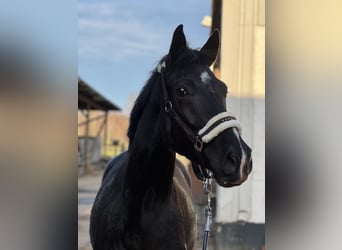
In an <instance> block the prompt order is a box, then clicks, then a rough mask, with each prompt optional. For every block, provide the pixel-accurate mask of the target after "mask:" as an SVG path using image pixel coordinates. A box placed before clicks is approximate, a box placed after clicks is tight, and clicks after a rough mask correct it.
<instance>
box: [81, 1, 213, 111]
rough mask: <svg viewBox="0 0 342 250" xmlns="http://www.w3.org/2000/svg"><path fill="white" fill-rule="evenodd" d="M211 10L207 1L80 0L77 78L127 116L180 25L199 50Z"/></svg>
mask: <svg viewBox="0 0 342 250" xmlns="http://www.w3.org/2000/svg"><path fill="white" fill-rule="evenodd" d="M210 12H211V1H210V0H172V1H163V0H159V1H155V0H144V1H142V0H116V1H115V0H80V1H79V4H78V75H79V77H80V78H82V79H83V80H84V81H85V82H87V83H88V84H89V85H90V86H91V87H92V88H94V89H95V90H96V91H98V92H99V93H100V94H102V95H103V96H104V97H106V98H107V99H108V100H110V101H112V102H113V103H114V104H116V105H118V106H119V107H120V108H121V109H122V110H123V111H124V112H129V108H130V105H129V100H130V99H132V98H134V97H136V96H137V95H138V94H139V91H140V89H141V88H142V87H143V85H144V84H145V82H146V81H147V79H148V78H149V76H150V72H151V71H152V70H153V68H154V67H155V66H156V63H157V62H158V61H159V60H160V59H161V57H162V56H164V55H165V54H167V52H168V50H169V46H170V43H171V38H172V34H173V31H174V29H175V28H176V27H177V26H178V25H179V24H183V25H184V28H183V29H184V33H185V35H186V37H187V40H188V43H189V46H190V47H192V48H200V47H201V46H202V45H203V44H204V43H205V41H206V40H207V38H208V35H209V29H208V28H205V27H203V26H202V25H201V21H202V19H203V17H204V16H206V15H210V14H211V13H210Z"/></svg>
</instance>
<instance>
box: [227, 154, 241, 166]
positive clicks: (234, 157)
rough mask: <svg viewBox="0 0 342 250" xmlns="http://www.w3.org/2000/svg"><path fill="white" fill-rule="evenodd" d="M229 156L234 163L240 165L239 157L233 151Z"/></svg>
mask: <svg viewBox="0 0 342 250" xmlns="http://www.w3.org/2000/svg"><path fill="white" fill-rule="evenodd" d="M228 158H229V160H230V161H231V162H232V163H233V164H234V165H238V163H239V159H238V158H237V157H236V156H235V155H234V154H233V153H229V155H228Z"/></svg>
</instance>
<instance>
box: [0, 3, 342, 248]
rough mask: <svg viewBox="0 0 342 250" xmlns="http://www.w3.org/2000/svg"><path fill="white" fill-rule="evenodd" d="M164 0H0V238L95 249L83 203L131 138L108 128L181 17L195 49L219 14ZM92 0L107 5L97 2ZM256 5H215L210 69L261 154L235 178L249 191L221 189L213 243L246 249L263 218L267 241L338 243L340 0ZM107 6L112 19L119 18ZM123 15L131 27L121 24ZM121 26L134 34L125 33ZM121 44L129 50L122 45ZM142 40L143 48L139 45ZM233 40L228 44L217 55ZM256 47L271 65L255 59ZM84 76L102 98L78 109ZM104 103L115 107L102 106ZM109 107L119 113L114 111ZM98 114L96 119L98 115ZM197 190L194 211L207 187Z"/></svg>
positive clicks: (19, 244)
mask: <svg viewBox="0 0 342 250" xmlns="http://www.w3.org/2000/svg"><path fill="white" fill-rule="evenodd" d="M145 2H146V5H145ZM164 2H165V1H163V2H161V1H159V2H158V3H157V2H155V3H154V4H149V1H144V3H139V1H111V2H108V1H99V2H96V1H69V0H59V1H53V0H31V1H23V0H2V1H0V200H1V202H0V249H6V250H12V249H13V250H16V249H32V250H38V249H43V250H46V249H56V250H60V249H76V248H78V247H84V249H86V248H87V247H89V244H88V242H87V238H86V237H87V235H88V234H87V230H88V229H87V227H88V222H87V218H88V212H87V211H89V209H90V207H91V204H92V201H93V197H94V196H95V194H96V190H97V187H98V179H99V178H100V176H101V171H102V170H101V168H102V167H101V166H103V164H104V162H105V161H106V159H108V157H112V156H114V155H115V154H117V153H118V152H120V151H121V149H123V148H124V146H122V145H124V143H125V142H124V139H125V137H122V138H120V137H118V136H116V135H115V136H114V134H115V133H118V134H119V133H121V132H119V131H120V129H119V127H122V128H123V130H124V126H125V125H124V124H125V121H124V119H127V117H128V115H129V111H130V107H131V103H132V102H133V100H134V99H135V97H136V96H137V94H138V93H139V90H140V88H141V87H142V86H143V84H144V82H145V80H146V79H147V78H148V76H149V72H150V71H151V70H152V68H153V67H154V66H155V65H156V62H157V61H158V60H159V59H160V57H161V56H163V55H164V54H165V53H166V52H167V50H168V46H169V43H170V39H171V35H172V32H173V30H174V28H175V27H176V26H177V25H178V24H180V23H183V24H184V30H185V34H186V36H187V38H188V40H189V42H190V46H191V47H200V46H201V45H202V44H203V42H204V41H205V40H206V39H207V37H208V35H209V33H210V32H211V29H212V27H214V26H215V25H216V24H215V20H217V19H216V18H215V16H216V17H217V14H215V11H214V10H215V9H217V8H215V7H213V4H214V3H215V2H216V1H212V2H211V1H209V0H208V1H207V0H203V1H202V0H201V1H182V2H178V1H170V3H164ZM97 3H98V4H102V5H103V6H109V7H108V8H107V7H105V8H104V7H101V6H100V7H99V6H98V7H96V4H97ZM188 4H189V5H188ZM263 4H264V3H263V2H262V1H260V2H259V1H247V0H240V1H234V0H223V1H222V3H221V11H222V12H221V14H220V15H219V16H221V21H220V22H221V32H222V37H221V39H222V40H221V42H222V49H221V59H220V60H219V61H218V62H219V63H220V65H215V68H214V71H215V73H216V74H217V75H218V76H219V77H220V78H221V79H222V80H223V81H225V82H226V83H227V84H228V86H229V88H230V94H229V96H228V99H227V102H228V107H229V109H231V110H232V111H233V112H235V113H236V114H237V115H238V118H239V119H240V120H241V122H242V124H243V126H245V127H244V128H243V136H244V137H245V140H246V141H247V142H248V143H249V144H250V145H252V147H253V150H254V153H253V154H254V155H253V157H254V158H255V159H256V160H257V161H258V163H255V164H256V165H255V167H256V169H254V171H253V176H251V177H252V178H250V180H249V182H248V183H245V184H246V185H244V186H243V187H241V188H246V190H241V189H224V190H220V189H217V190H216V200H217V201H216V207H217V208H216V210H215V211H217V214H216V215H215V231H214V233H213V236H212V238H211V244H212V245H211V246H213V245H214V246H215V247H219V246H220V244H221V242H224V244H230V246H232V247H234V244H235V242H239V243H238V244H240V246H241V244H242V246H247V244H245V243H242V242H255V240H254V239H245V236H246V235H251V233H250V229H248V230H247V227H250V226H252V225H253V226H256V228H255V229H256V230H255V232H254V231H253V232H254V233H252V234H253V235H256V238H257V239H262V240H263V239H264V237H263V236H262V237H259V233H260V232H263V231H262V228H263V227H264V226H265V234H266V237H265V241H266V248H268V249H277V250H282V249H298V250H303V249H304V250H305V249H309V250H316V249H317V250H318V249H320V250H321V249H331V250H335V249H336V250H340V249H342V243H341V240H340V239H341V228H342V219H341V218H342V217H341V216H340V213H341V211H342V196H341V195H340V190H342V185H341V183H342V182H341V177H342V171H341V169H342V168H341V167H342V162H341V159H342V158H341V156H340V154H341V152H340V151H341V148H342V144H341V143H342V131H341V127H342V116H341V114H342V113H341V107H342V84H341V83H342V70H341V65H342V25H341V24H342V15H341V11H340V10H341V9H342V3H341V1H339V0H325V1H322V0H317V1H308V0H302V1H295V0H286V1H280V0H278V1H265V6H264V7H265V8H264V7H263ZM82 5H83V6H82ZM110 5H112V6H113V7H110ZM227 6H228V7H227ZM134 8H135V9H139V10H141V11H135V12H134V11H133V10H134ZM183 8H184V11H182V10H183ZM87 9H88V10H87ZM175 9H176V10H175ZM114 10H115V11H114ZM264 10H266V11H265V12H264V14H263V11H264ZM113 12H115V15H114V13H113ZM82 13H83V14H82ZM265 13H266V14H265ZM206 16H208V17H209V18H206ZM263 16H264V17H263ZM98 17H100V20H97V19H98ZM114 17H118V19H116V20H115V21H114V25H113V20H111V18H114ZM210 17H211V21H209V20H210ZM82 19H83V21H81V20H82ZM130 19H134V20H136V21H135V24H134V25H131V26H130V27H129V28H124V29H122V30H120V29H119V27H125V25H124V24H125V23H128V20H130ZM265 19H266V22H267V27H266V29H267V31H266V33H265V34H263V32H264V31H263V30H265V26H264V21H263V20H265ZM96 20H97V21H96ZM108 22H109V23H111V24H107V25H105V24H106V23H108ZM82 23H83V24H82ZM210 23H211V24H210ZM115 24H118V25H115ZM209 24H210V25H209ZM140 25H141V26H140ZM82 26H83V27H84V28H83V30H82ZM100 27H101V28H100ZM127 30H129V31H132V34H130V35H129V36H128V37H126V38H125V39H124V37H125V33H126V32H127ZM138 31H142V32H138ZM87 33H89V34H90V35H89V36H88V38H86V37H87ZM128 33H129V32H128ZM126 34H127V33H126ZM137 34H140V35H141V34H145V36H140V35H139V36H137ZM151 34H152V35H151ZM82 37H83V38H82ZM99 37H101V38H103V39H100V38H99ZM260 37H261V39H260ZM262 37H265V38H266V39H265V40H263V38H262ZM120 41H121V42H120ZM144 41H145V42H144ZM263 41H266V43H265V45H263V44H262V43H263ZM106 44H108V45H110V46H107V45H106ZM125 44H126V45H129V46H128V47H129V48H131V49H127V48H126V49H124V47H122V46H125ZM141 44H144V45H146V46H147V47H146V46H142V45H141ZM264 46H265V47H266V53H265V52H264V50H263V47H264ZM108 47H109V48H108ZM82 48H83V49H82ZM106 48H108V49H106ZM115 48H117V49H115ZM137 51H140V53H141V54H140V57H134V56H133V55H136V54H137ZM224 51H226V52H224ZM227 51H229V53H231V54H229V55H227V54H225V55H224V53H228V52H227ZM101 53H102V54H101ZM263 53H265V58H266V60H265V64H263V63H259V61H261V60H262V56H261V54H263ZM107 56H108V57H109V58H105V59H104V57H107ZM132 56H133V57H132ZM250 57H251V58H250ZM87 60H88V61H87ZM120 60H121V62H120ZM123 60H127V63H126V64H125V63H123ZM103 61H104V62H103ZM119 62H120V63H119ZM97 65H100V67H97ZM106 65H107V66H106ZM120 65H121V68H120ZM134 65H135V66H134ZM264 66H266V67H265V69H263V67H264ZM106 67H107V68H106ZM131 67H134V70H133V69H131ZM218 69H219V70H218ZM250 71H251V72H253V73H248V72H250ZM263 71H264V72H265V73H266V74H265V83H266V85H265V92H266V93H267V94H266V105H265V114H266V123H265V130H263V129H258V126H262V124H263V121H264V117H263V115H262V111H263V105H264V104H263V102H264V100H263V98H264V97H263V94H262V93H263V91H264V90H263V85H262V82H263V80H260V79H262V77H263V74H262V73H260V72H263ZM121 72H124V73H122V74H121ZM127 72H128V73H127ZM258 72H259V73H258ZM120 75H121V76H120ZM122 75H124V76H125V77H122ZM105 77H108V78H107V79H106V78H105ZM119 79H120V80H119ZM122 79H130V80H127V81H123V80H122ZM121 80H122V81H121ZM82 83H84V84H82ZM259 84H260V85H259ZM82 85H83V87H84V86H85V85H87V86H88V87H90V88H91V89H92V90H89V88H87V87H84V88H83V90H84V89H86V93H90V97H95V96H96V97H97V98H100V99H98V100H97V102H100V103H101V105H100V106H101V109H99V107H100V106H99V105H98V106H97V108H95V109H93V110H91V111H89V112H87V111H86V110H87V109H86V108H85V109H83V108H81V109H83V111H81V110H79V109H78V108H79V107H81V106H78V102H77V100H78V96H80V95H79V91H78V90H81V89H82ZM78 86H80V87H79V88H78ZM106 86H107V87H106ZM109 87H110V88H109ZM260 87H261V88H260ZM252 88H253V89H254V90H253V91H251V89H252ZM87 89H88V91H87ZM121 90H124V91H126V92H125V93H120V91H121ZM95 93H97V94H95ZM252 93H253V94H252ZM100 96H102V97H100ZM86 97H87V96H86ZM88 97H89V96H88ZM95 99H96V98H95ZM107 101H108V102H109V103H110V104H109V105H105V104H104V103H107ZM107 104H108V103H107ZM253 105H254V106H253ZM103 107H105V110H103V109H102V108H103ZM115 108H117V109H119V110H117V111H113V110H112V109H115ZM106 111H107V116H106V115H105V114H106ZM96 112H97V114H95V113H96ZM115 112H119V113H118V117H121V116H122V117H126V118H122V121H119V120H121V118H117V117H116V118H111V116H112V113H115ZM251 113H252V115H250V116H248V117H244V116H245V115H244V114H251ZM76 114H78V116H76ZM87 115H88V118H90V119H93V118H96V117H98V119H93V120H92V121H91V122H89V123H88V135H86V133H85V126H86V124H87V122H85V121H86V119H87V118H86V116H87ZM104 117H107V118H106V119H107V123H106V124H107V125H106V126H107V130H106V131H107V136H104V130H105V128H104V126H105V125H102V129H100V128H101V124H102V122H103V120H104V119H105V118H104ZM101 119H102V120H101ZM111 119H113V120H114V121H113V122H111V124H110V125H109V121H110V120H111ZM96 120H97V123H100V124H98V125H93V124H96V123H93V122H95V121H96ZM126 122H127V121H126ZM120 124H121V125H120ZM92 126H95V127H96V126H97V127H96V128H92ZM110 126H113V127H114V126H117V127H114V128H111V127H110ZM126 126H127V125H126ZM254 130H257V132H253V131H254ZM98 131H101V132H100V133H99V132H98ZM264 131H265V137H263V135H262V133H263V132H264ZM98 133H99V134H98ZM259 136H260V137H261V139H258V137H259ZM78 137H83V139H82V138H78ZM85 137H86V138H87V137H89V141H88V142H87V143H88V146H89V153H87V154H88V156H87V159H92V158H91V157H90V155H92V153H91V151H92V150H91V149H92V148H93V147H92V145H101V146H96V147H95V146H94V148H96V150H97V154H96V156H97V157H98V158H97V159H104V160H103V161H102V160H97V161H93V160H87V161H85V160H84V159H85V158H84V157H85V156H84V154H85V152H87V151H84V144H85V143H84V138H85ZM96 138H98V139H96ZM104 138H107V139H106V140H105V139H104ZM263 138H264V139H265V145H266V146H265V152H266V153H265V154H263V153H262V150H263V147H262V146H261V144H262V139H263ZM78 139H80V142H79V143H78ZM100 139H101V141H100ZM82 140H83V142H82ZM94 141H95V142H96V143H94V144H93V142H94ZM104 145H105V146H104ZM88 146H87V147H88ZM82 147H83V149H82ZM106 147H108V149H106ZM82 150H83V153H82ZM257 152H259V153H257ZM94 155H95V154H94ZM264 155H265V156H266V158H265V170H266V171H265V176H266V179H265V182H266V185H265V192H266V196H265V200H266V202H265V206H266V217H265V218H266V221H267V223H266V225H265V224H264V222H265V221H264V220H263V219H264V218H263V215H265V214H264V212H263V211H264V206H263V205H262V204H258V205H257V206H256V205H255V204H257V203H258V202H260V203H262V202H263V192H261V191H260V190H262V189H263V187H262V185H264V184H263V181H262V178H263V173H262V171H263V163H262V159H263V156H264ZM82 159H83V160H82ZM95 159H96V157H94V160H95ZM87 162H89V163H90V164H89V165H88V169H89V170H90V171H89V172H87V171H86V166H87V164H86V163H87ZM76 165H78V168H76ZM97 174H98V175H97ZM77 183H78V184H77ZM194 183H195V185H196V182H194ZM195 185H194V186H195ZM257 186H258V187H257ZM257 190H259V191H257ZM195 191H196V190H194V192H195ZM198 191H199V190H198ZM221 191H223V192H228V193H229V194H227V193H222V192H221ZM194 194H195V197H197V198H198V199H197V200H196V201H195V202H196V204H199V205H198V208H199V210H198V214H199V215H201V213H203V210H202V208H201V202H202V201H201V197H202V194H201V191H199V192H198V193H194ZM246 194H247V195H246ZM76 197H78V199H76ZM258 197H259V198H258ZM222 208H223V209H222ZM228 208H229V209H228ZM240 208H247V209H246V211H247V212H246V213H241V209H240ZM219 211H221V212H219ZM227 211H228V212H227ZM239 211H240V212H239ZM77 215H78V216H77ZM199 218H201V216H199ZM238 221H242V222H241V223H238ZM245 225H247V226H245ZM233 226H235V228H234V229H232V227H233ZM260 228H261V229H260ZM241 229H243V230H241ZM245 229H246V230H245ZM233 230H235V231H233ZM244 230H245V231H244ZM77 232H78V234H77ZM227 232H228V233H227ZM231 232H239V233H236V234H235V233H234V234H233V233H231ZM225 236H233V237H234V238H233V239H229V238H228V239H225V238H224V237H225ZM258 244H259V243H258ZM221 246H222V244H221ZM259 246H260V245H257V246H256V247H255V249H259ZM235 247H237V244H235ZM247 247H248V246H247ZM233 249H234V248H233ZM247 249H248V248H247Z"/></svg>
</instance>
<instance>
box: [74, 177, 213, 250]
mask: <svg viewBox="0 0 342 250" xmlns="http://www.w3.org/2000/svg"><path fill="white" fill-rule="evenodd" d="M102 174H103V171H100V170H97V171H95V172H93V173H92V174H88V175H83V176H81V177H79V178H78V249H79V250H91V249H92V247H91V245H90V239H89V217H90V211H91V207H92V204H93V202H94V199H95V196H96V193H97V190H98V189H99V187H100V183H101V178H102ZM196 209H197V214H198V242H197V243H196V248H195V250H201V249H202V237H203V227H204V208H202V207H199V206H197V207H196ZM214 237H215V235H214V234H213V235H212V236H211V237H210V240H209V246H208V250H214V249H215V247H214Z"/></svg>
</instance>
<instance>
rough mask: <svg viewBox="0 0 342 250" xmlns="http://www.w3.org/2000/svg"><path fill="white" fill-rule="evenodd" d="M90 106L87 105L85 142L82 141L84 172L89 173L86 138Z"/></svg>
mask: <svg viewBox="0 0 342 250" xmlns="http://www.w3.org/2000/svg"><path fill="white" fill-rule="evenodd" d="M89 110H90V106H89V103H88V105H87V113H86V115H85V117H86V122H87V123H86V128H85V130H86V131H85V138H84V139H85V140H84V162H85V172H86V173H89V172H91V166H90V161H89V154H88V137H89V113H90V111H89Z"/></svg>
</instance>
